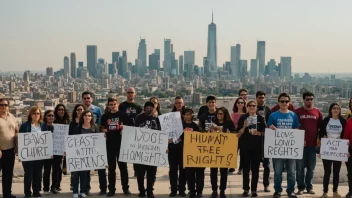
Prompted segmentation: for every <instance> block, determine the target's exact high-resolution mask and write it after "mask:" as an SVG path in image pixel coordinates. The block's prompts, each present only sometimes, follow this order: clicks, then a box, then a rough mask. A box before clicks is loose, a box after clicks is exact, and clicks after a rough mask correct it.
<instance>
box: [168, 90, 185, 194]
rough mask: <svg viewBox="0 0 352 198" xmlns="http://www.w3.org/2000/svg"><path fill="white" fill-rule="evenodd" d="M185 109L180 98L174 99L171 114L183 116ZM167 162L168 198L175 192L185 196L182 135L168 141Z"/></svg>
mask: <svg viewBox="0 0 352 198" xmlns="http://www.w3.org/2000/svg"><path fill="white" fill-rule="evenodd" d="M184 109H185V106H184V103H183V99H182V98H181V97H180V96H177V97H176V98H175V103H174V107H173V108H172V112H180V114H181V117H182V116H183V110H184ZM168 149H169V152H168V160H169V165H170V170H169V178H170V185H171V193H170V194H169V196H170V197H175V196H176V195H177V190H178V191H179V195H180V196H181V197H185V196H186V193H185V191H186V173H185V169H184V168H183V134H182V135H181V137H180V138H178V140H177V139H176V140H175V141H174V140H173V139H169V145H168Z"/></svg>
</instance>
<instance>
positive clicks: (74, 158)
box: [65, 133, 108, 172]
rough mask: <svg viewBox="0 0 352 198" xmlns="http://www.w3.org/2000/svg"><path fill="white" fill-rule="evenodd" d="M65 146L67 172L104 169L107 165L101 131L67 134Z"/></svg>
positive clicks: (103, 138)
mask: <svg viewBox="0 0 352 198" xmlns="http://www.w3.org/2000/svg"><path fill="white" fill-rule="evenodd" d="M65 146H66V165H67V169H68V171H69V172H75V171H82V170H94V169H105V168H106V166H108V161H107V155H106V140H105V137H104V134H103V133H93V134H82V135H69V136H67V137H66V141H65Z"/></svg>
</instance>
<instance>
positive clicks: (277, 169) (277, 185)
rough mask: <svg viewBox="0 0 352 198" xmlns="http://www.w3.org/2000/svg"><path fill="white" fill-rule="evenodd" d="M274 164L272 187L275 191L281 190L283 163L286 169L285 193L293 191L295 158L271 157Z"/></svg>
mask: <svg viewBox="0 0 352 198" xmlns="http://www.w3.org/2000/svg"><path fill="white" fill-rule="evenodd" d="M273 165H274V189H275V192H279V193H281V192H282V172H283V170H284V165H285V167H286V170H287V189H286V192H287V194H291V193H293V192H294V191H295V184H296V160H295V159H273Z"/></svg>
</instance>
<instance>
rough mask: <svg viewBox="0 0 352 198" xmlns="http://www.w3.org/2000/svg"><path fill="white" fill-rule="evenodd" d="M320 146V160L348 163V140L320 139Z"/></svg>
mask: <svg viewBox="0 0 352 198" xmlns="http://www.w3.org/2000/svg"><path fill="white" fill-rule="evenodd" d="M320 145H321V146H320V156H321V159H326V160H335V161H342V162H347V161H348V145H349V140H342V139H331V138H322V139H321V143H320Z"/></svg>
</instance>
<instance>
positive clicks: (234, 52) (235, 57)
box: [231, 44, 241, 78]
mask: <svg viewBox="0 0 352 198" xmlns="http://www.w3.org/2000/svg"><path fill="white" fill-rule="evenodd" d="M240 60H241V45H240V44H237V45H236V46H231V70H232V75H234V76H235V77H237V78H239V72H240V70H239V64H240Z"/></svg>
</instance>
